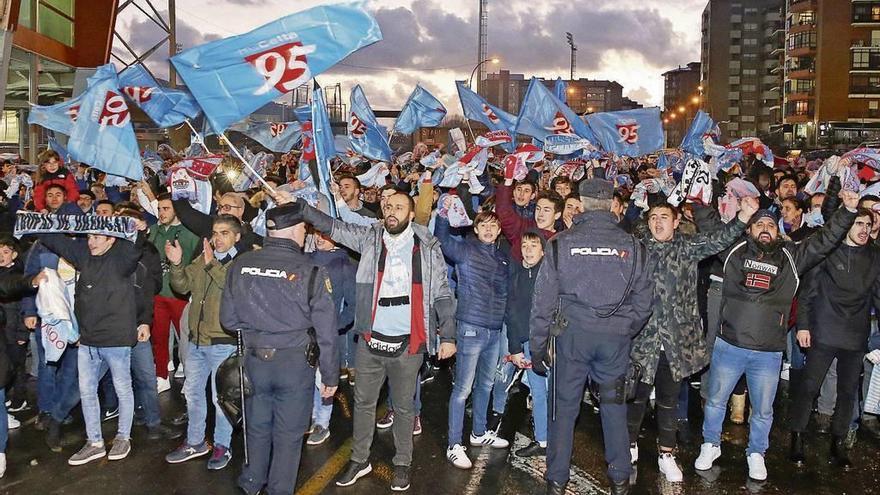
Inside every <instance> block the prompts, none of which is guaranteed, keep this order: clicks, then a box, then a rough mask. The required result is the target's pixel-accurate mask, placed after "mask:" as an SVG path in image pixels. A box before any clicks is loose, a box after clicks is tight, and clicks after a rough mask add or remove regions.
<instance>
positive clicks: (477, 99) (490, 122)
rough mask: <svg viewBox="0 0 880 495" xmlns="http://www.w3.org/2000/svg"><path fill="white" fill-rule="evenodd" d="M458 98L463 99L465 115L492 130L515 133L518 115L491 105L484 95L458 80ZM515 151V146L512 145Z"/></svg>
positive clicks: (462, 105)
mask: <svg viewBox="0 0 880 495" xmlns="http://www.w3.org/2000/svg"><path fill="white" fill-rule="evenodd" d="M455 85H456V86H457V87H458V99H459V100H460V101H461V109H462V110H463V111H464V116H465V117H466V118H468V119H471V120H476V121H477V122H480V123H481V124H483V125H485V126H486V127H488V128H489V130H490V131H506V132H507V133H508V134H511V135H512V134H513V128H514V127H515V126H516V116H514V115H511V114H509V113H507V112H505V111H504V110H501V109H500V108H498V107H495V106H493V105H490V104H489V102H487V101H486V100H485V99H484V98H483V97H482V96H480V95H478V94H477V93H474V92H473V91H471V89H470V88H468V87H467V86H465V85H464V83H461V82H457V83H455ZM510 151H513V146H511V147H510Z"/></svg>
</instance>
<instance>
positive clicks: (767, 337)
mask: <svg viewBox="0 0 880 495" xmlns="http://www.w3.org/2000/svg"><path fill="white" fill-rule="evenodd" d="M841 198H842V199H843V203H844V205H845V206H846V209H845V210H841V211H837V212H836V213H835V214H834V215H833V216H832V217H831V220H830V221H829V222H828V224H827V225H826V226H825V227H823V228H822V229H821V230H820V231H819V232H817V233H816V234H815V235H813V236H812V237H810V238H808V239H807V240H805V241H803V242H802V243H800V244H797V245H794V244H792V243H789V242H785V241H783V240H782V239H781V238H780V236H779V226H778V225H777V222H778V219H777V218H776V215H775V214H774V213H772V212H770V211H768V210H760V211H758V212H757V213H755V214H754V215H753V216H752V219H751V222H750V223H749V229H748V238H747V239H746V240H744V241H742V242H740V243H738V244H736V245H735V246H733V247H732V248H731V249H730V250H729V251H728V252H727V253H726V254H724V255H722V259H723V260H724V284H723V288H722V300H721V330H720V331H719V333H718V338H717V339H716V341H715V347H714V349H713V351H712V372H711V373H710V376H709V384H708V391H707V394H708V399H707V401H706V405H705V408H704V419H703V442H704V443H703V445H702V446H701V447H700V456H699V457H698V458H697V460H696V462H695V463H694V467H696V468H697V469H699V470H708V469H711V467H712V464H713V463H714V462H715V460H716V459H718V457H720V456H721V424H722V423H723V421H724V416H725V412H726V409H727V399H728V397H729V396H730V393H731V392H732V391H733V388H734V386H735V385H736V382H737V381H738V380H739V378H740V376H742V375H743V373H745V375H746V381H747V383H748V387H749V391H750V393H749V399H750V402H751V406H752V414H751V418H750V420H749V446H748V449H747V450H746V454H747V461H748V466H749V477H750V478H752V479H755V480H759V481H761V480H765V479H767V468H766V466H765V464H764V452H766V450H767V448H768V447H769V437H770V428H771V426H772V425H773V399H774V397H776V387H777V385H779V370H780V368H781V367H782V351H783V350H784V349H785V336H786V332H787V330H788V325H787V322H788V314H789V311H790V309H791V302H792V299H793V298H794V296H795V293H796V292H797V289H798V285H800V276H801V275H802V274H803V273H806V271H807V270H809V269H810V268H812V267H813V266H815V265H816V264H817V263H819V262H820V261H822V259H823V258H825V256H827V255H828V254H829V253H830V252H831V251H832V250H834V248H835V247H836V245H837V243H838V242H840V240H841V239H843V237H844V236H845V235H846V233H847V230H849V227H850V225H852V222H853V220H854V219H855V217H856V206H857V205H858V200H859V197H858V194H857V193H854V192H852V191H843V192H842V193H841Z"/></svg>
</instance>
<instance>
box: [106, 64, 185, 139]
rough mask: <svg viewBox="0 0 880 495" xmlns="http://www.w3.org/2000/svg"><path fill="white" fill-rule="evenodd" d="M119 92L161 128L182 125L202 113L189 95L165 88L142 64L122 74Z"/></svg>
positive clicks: (129, 68) (178, 90) (120, 75)
mask: <svg viewBox="0 0 880 495" xmlns="http://www.w3.org/2000/svg"><path fill="white" fill-rule="evenodd" d="M119 89H120V90H122V92H123V93H124V94H125V96H127V97H128V99H129V100H131V101H133V102H135V103H137V105H138V106H139V107H141V110H143V111H144V113H146V114H147V115H149V116H150V118H151V119H153V122H155V123H156V124H157V125H158V126H159V127H163V128H164V127H172V126H176V125H179V124H181V123H183V121H184V120H186V119H188V118H190V119H194V118H196V117H197V116H198V115H199V113H201V112H202V109H201V108H199V104H198V103H196V99H195V98H193V95H191V94H190V93H189V91H184V90H181V89H171V88H163V87H162V86H160V85H159V83H158V82H157V81H156V79H154V78H153V76H152V75H150V73H149V72H148V71H147V69H146V68H145V67H144V66H143V65H142V64H136V65H132V66H130V67H128V68H127V69H125V70H123V71H122V72H120V73H119Z"/></svg>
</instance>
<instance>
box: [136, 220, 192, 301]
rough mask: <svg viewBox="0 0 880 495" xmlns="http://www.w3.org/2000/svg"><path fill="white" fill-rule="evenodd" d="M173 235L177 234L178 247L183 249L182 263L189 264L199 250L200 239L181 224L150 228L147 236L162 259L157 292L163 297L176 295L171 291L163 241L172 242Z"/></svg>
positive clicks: (157, 225)
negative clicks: (160, 277) (158, 290)
mask: <svg viewBox="0 0 880 495" xmlns="http://www.w3.org/2000/svg"><path fill="white" fill-rule="evenodd" d="M175 235H176V236H177V242H179V243H180V247H181V248H182V249H183V264H184V265H187V264H189V262H190V261H192V259H193V257H194V256H195V255H196V253H198V252H199V251H201V249H200V247H201V246H200V243H201V239H199V238H198V237H197V236H196V235H195V234H193V233H192V232H190V231H189V230H187V228H186V227H184V226H183V224H177V225H160V224H156V225H153V226H152V227H151V228H150V233H149V236H148V238H149V239H150V242H152V243H153V245H154V246H156V249H157V250H158V251H159V257H160V258H161V259H162V290H161V291H160V292H159V295H160V296H164V297H178V296H177V295H176V294H174V293H173V292H172V291H171V285H170V280H169V270H170V268H171V267H170V264H169V263H168V259H167V258H166V257H165V242H166V241H171V242H174V236H175Z"/></svg>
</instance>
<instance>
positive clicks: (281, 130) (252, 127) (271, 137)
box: [236, 122, 302, 153]
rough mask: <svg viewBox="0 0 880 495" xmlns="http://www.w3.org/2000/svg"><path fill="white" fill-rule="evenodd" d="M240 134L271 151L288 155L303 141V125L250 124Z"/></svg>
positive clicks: (284, 123)
mask: <svg viewBox="0 0 880 495" xmlns="http://www.w3.org/2000/svg"><path fill="white" fill-rule="evenodd" d="M236 130H238V129H236ZM239 132H241V133H242V134H244V135H245V136H247V137H249V138H251V139H253V140H254V141H256V142H258V143H260V144H262V145H263V146H265V147H266V149H268V150H269V151H275V152H278V153H287V152H288V151H290V150H291V148H293V147H294V146H295V145H296V143H298V142H300V140H301V139H302V124H300V123H299V122H248V124H247V125H246V126H244V128H243V129H241V130H239Z"/></svg>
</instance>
